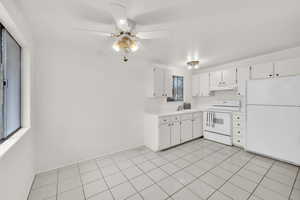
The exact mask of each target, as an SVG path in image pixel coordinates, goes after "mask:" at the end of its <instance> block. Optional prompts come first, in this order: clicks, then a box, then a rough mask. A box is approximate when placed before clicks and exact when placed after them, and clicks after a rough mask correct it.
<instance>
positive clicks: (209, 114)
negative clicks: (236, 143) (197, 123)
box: [208, 112, 211, 127]
mask: <svg viewBox="0 0 300 200" xmlns="http://www.w3.org/2000/svg"><path fill="white" fill-rule="evenodd" d="M210 119H211V112H208V126H209V127H211V121H210Z"/></svg>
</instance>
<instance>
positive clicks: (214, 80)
mask: <svg viewBox="0 0 300 200" xmlns="http://www.w3.org/2000/svg"><path fill="white" fill-rule="evenodd" d="M221 84H222V71H215V72H210V89H212V90H214V89H218V88H219V87H220V85H221Z"/></svg>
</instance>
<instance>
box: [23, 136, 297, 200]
mask: <svg viewBox="0 0 300 200" xmlns="http://www.w3.org/2000/svg"><path fill="white" fill-rule="evenodd" d="M204 141H208V140H205V139H202V138H200V139H196V140H192V141H190V142H187V143H185V144H188V145H191V146H188V145H187V146H184V145H182V146H180V147H179V148H172V149H170V152H169V153H168V152H167V151H168V150H166V151H163V152H153V151H151V150H148V148H147V147H144V146H142V147H143V148H146V149H145V150H144V149H143V150H141V151H140V152H139V151H138V149H137V148H134V149H129V150H127V151H128V154H127V151H122V152H119V153H121V154H120V155H116V156H114V154H110V155H107V156H105V157H106V158H108V159H110V160H112V163H111V164H108V165H105V166H110V165H115V166H116V167H117V168H118V169H119V171H118V172H116V173H113V174H110V175H108V176H105V177H104V174H103V172H102V168H101V167H100V166H99V164H98V162H97V160H98V159H99V158H96V159H92V161H93V162H95V164H96V166H97V170H98V171H100V173H101V175H102V177H101V178H100V179H97V180H93V181H91V182H89V183H92V182H95V181H99V180H101V179H103V181H104V182H105V184H106V186H107V188H108V189H107V190H105V191H109V192H110V194H111V196H112V198H113V199H114V200H115V197H114V196H113V193H112V191H111V189H112V188H114V187H117V186H119V185H121V184H124V183H125V182H123V183H120V184H117V185H115V186H113V187H112V188H110V187H109V185H108V183H107V181H106V179H105V178H107V177H109V176H112V175H115V174H117V173H121V174H122V175H123V176H124V177H125V178H126V180H127V182H129V184H130V185H131V186H132V187H133V188H134V190H135V191H136V193H134V194H132V195H130V196H128V197H127V198H126V199H128V198H131V197H133V196H135V195H139V196H140V197H141V198H142V199H144V198H143V196H142V195H141V192H142V191H144V190H146V189H148V188H150V187H152V186H154V185H156V186H158V187H159V188H160V189H161V190H162V191H164V192H165V194H166V195H167V198H166V199H168V198H170V197H172V196H174V194H176V193H178V192H180V191H181V190H183V189H188V190H189V191H191V192H192V193H193V194H195V192H193V191H192V190H190V189H189V188H188V186H189V185H190V184H192V183H194V182H195V181H197V180H201V179H200V178H201V177H202V176H203V175H205V174H207V173H209V172H211V170H213V169H215V168H217V167H220V168H222V167H221V166H220V165H221V164H222V163H224V162H226V161H227V160H229V159H230V158H232V157H234V156H236V155H238V154H239V153H241V152H245V151H243V150H242V149H238V150H235V148H232V147H231V148H228V150H233V149H234V150H235V151H232V152H230V153H231V155H229V156H228V157H227V158H226V159H224V160H221V162H216V164H214V166H213V167H212V168H210V169H208V170H207V171H206V172H205V173H203V174H201V175H200V176H195V175H193V174H192V173H190V172H189V171H187V170H186V169H187V168H188V167H190V166H192V165H194V166H195V167H197V168H201V167H200V166H197V165H195V163H197V162H199V161H201V160H205V159H207V158H211V157H212V156H213V155H214V154H216V153H218V152H222V150H226V148H227V146H226V145H220V146H216V147H215V146H214V148H212V147H213V146H212V145H213V144H215V143H214V142H210V141H209V142H208V143H206V142H204ZM197 147H198V148H197ZM217 147H218V148H217ZM205 149H209V150H211V152H210V153H208V154H206V155H204V156H203V157H202V156H201V157H199V159H197V160H196V161H193V162H190V161H189V160H188V159H185V158H184V157H186V156H189V155H192V154H193V153H195V152H197V151H203V150H205ZM135 150H137V152H135ZM172 150H175V151H174V152H173V151H172ZM176 150H178V151H180V156H178V155H177V154H176ZM164 152H166V154H164ZM226 152H227V151H226ZM150 153H154V154H155V155H156V156H155V157H154V158H151V157H150V158H148V157H146V155H147V154H150ZM177 153H179V152H177ZM168 155H172V156H174V157H176V159H174V160H173V159H171V160H168V159H167V158H166V157H165V156H168ZM195 155H196V154H195ZM252 155H253V157H252V158H250V159H249V160H248V161H247V162H246V163H245V164H243V165H242V166H240V165H237V164H235V163H231V164H232V165H235V166H238V167H239V169H238V170H237V171H236V172H234V173H233V172H232V171H230V170H227V169H224V168H222V169H223V170H226V171H228V172H231V173H233V174H232V175H231V176H230V177H229V178H228V179H226V181H225V182H224V183H223V184H222V185H221V186H220V187H218V188H217V189H215V188H214V187H213V188H214V189H215V190H214V191H213V192H212V193H211V194H210V196H209V197H208V198H210V197H211V196H212V195H214V194H215V193H216V192H217V191H218V192H221V191H220V189H221V188H222V187H223V186H224V185H225V184H226V183H228V182H229V180H230V179H231V178H232V177H233V176H234V175H236V174H237V173H238V172H239V171H241V170H242V169H244V168H245V166H246V165H247V164H248V163H249V162H250V161H251V160H253V159H254V158H255V157H256V156H259V155H257V154H252ZM120 156H121V160H119V159H118V158H120ZM140 156H142V157H144V158H145V160H144V161H142V162H140V163H135V162H133V159H134V158H137V157H140ZM122 157H125V159H124V161H129V162H131V163H132V164H133V165H130V166H129V167H125V168H123V169H121V168H120V167H119V165H118V163H119V162H122V161H123V159H122ZM224 157H225V156H224ZM154 159H163V160H166V161H167V162H166V163H164V164H162V165H156V164H155V163H154V162H153V160H154ZM179 159H182V160H184V161H186V162H188V163H189V164H188V165H186V166H185V167H180V166H179V165H177V164H175V163H174V162H175V161H176V160H179ZM216 160H219V159H218V157H216ZM146 162H150V163H151V164H153V165H154V166H155V168H154V169H151V170H148V171H143V170H142V168H140V166H139V165H141V164H143V163H146ZM208 162H209V161H208ZM212 163H215V162H212ZM168 164H173V165H175V166H176V167H178V168H179V170H177V171H175V172H172V173H170V174H169V173H168V172H167V171H166V170H164V169H163V168H162V167H163V166H165V165H168ZM254 164H255V163H254ZM274 164H275V162H273V163H272V165H271V166H270V167H269V169H268V170H267V171H266V173H265V174H264V175H263V176H262V178H261V180H260V181H259V182H258V183H257V185H256V187H255V188H254V189H253V191H252V192H251V193H250V196H249V197H248V198H247V199H249V198H250V197H251V196H252V195H253V194H254V192H255V191H256V189H257V188H258V186H259V185H261V182H262V180H263V179H264V178H265V176H266V174H267V173H268V172H269V171H270V169H271V168H272V166H273V165H274ZM75 165H76V167H77V170H78V171H79V176H80V181H81V187H82V190H83V194H84V198H85V200H87V197H86V195H85V191H84V184H83V181H82V177H81V175H82V174H81V173H80V169H79V163H76V164H75ZM255 165H256V164H255ZM132 167H137V168H138V169H139V170H140V171H141V172H142V173H141V174H139V175H138V176H135V177H133V178H131V179H129V178H127V176H126V175H125V174H124V172H123V171H124V170H126V169H129V168H132ZM59 169H61V168H59ZM59 169H57V172H56V173H57V183H56V184H57V185H56V190H57V191H56V200H57V199H58V195H59V193H58V186H59ZM155 169H160V170H162V171H163V172H165V173H166V174H167V176H166V177H164V178H163V179H161V180H159V181H155V180H153V179H152V178H151V177H150V176H149V175H148V174H147V173H149V172H150V171H152V170H155ZM205 170H206V169H205ZM91 171H94V170H91ZM180 171H185V172H186V173H188V174H189V175H191V176H193V177H194V178H195V180H193V181H191V182H190V183H188V184H185V185H184V184H182V183H181V182H180V184H181V185H182V186H183V187H182V188H180V189H179V190H177V191H176V192H174V193H172V194H171V195H169V194H168V193H167V192H166V191H165V190H164V189H163V188H162V187H161V186H160V185H158V183H159V182H160V181H163V180H164V179H167V178H170V177H173V178H175V179H176V180H177V181H178V179H177V178H176V177H174V174H176V173H178V172H180ZM250 171H251V172H254V171H252V170H250ZM142 175H145V176H147V177H148V178H150V179H151V180H152V181H153V184H151V185H150V186H147V187H146V188H144V189H143V190H141V191H138V190H137V189H136V188H135V186H134V185H133V183H131V180H132V179H134V178H137V177H139V176H142ZM215 176H217V175H215ZM298 176H300V169H299V168H298V170H297V175H296V178H295V180H294V184H293V186H292V190H293V188H294V185H295V182H296V180H297V177H298ZM217 177H219V176H217ZM35 178H36V177H35ZM244 178H245V177H244ZM34 180H35V179H34ZM247 180H249V179H247ZM201 181H202V180H201ZM252 182H253V181H252ZM33 183H34V181H33ZM33 183H32V186H31V189H30V193H31V191H32V187H33ZM89 183H88V184H89ZM206 184H207V183H206ZM207 185H209V186H210V184H207ZM235 186H236V185H235ZM237 187H238V188H240V187H239V186H237ZM74 189H75V188H74ZM240 189H242V190H244V191H246V190H245V189H243V188H240ZM292 190H291V191H290V194H289V197H290V196H291V194H292ZM105 191H102V192H105ZM102 192H99V193H97V194H95V195H98V194H100V193H102ZM247 192H248V191H247ZM30 193H29V195H30ZM221 193H222V194H224V193H223V192H221ZM248 193H249V192H248ZM29 195H28V198H29ZM95 195H92V196H91V197H93V196H95ZM195 195H196V196H198V197H199V195H197V194H195ZM224 195H225V196H228V195H227V194H224ZM228 197H229V198H231V197H230V196H228ZM231 199H232V198H231ZM27 200H28V199H27Z"/></svg>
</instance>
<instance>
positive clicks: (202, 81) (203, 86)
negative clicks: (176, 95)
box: [199, 73, 210, 96]
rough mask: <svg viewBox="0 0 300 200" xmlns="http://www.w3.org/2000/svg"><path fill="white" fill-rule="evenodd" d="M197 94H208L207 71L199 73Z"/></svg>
mask: <svg viewBox="0 0 300 200" xmlns="http://www.w3.org/2000/svg"><path fill="white" fill-rule="evenodd" d="M199 96H210V90H209V73H201V74H199Z"/></svg>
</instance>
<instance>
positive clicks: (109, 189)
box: [94, 159, 115, 200]
mask: <svg viewBox="0 0 300 200" xmlns="http://www.w3.org/2000/svg"><path fill="white" fill-rule="evenodd" d="M94 161H95V164H96V165H97V168H98V170H99V171H100V173H101V175H102V179H103V181H104V183H105V185H106V187H107V188H108V191H109V193H110V195H111V196H112V198H113V199H114V200H115V197H114V195H113V193H112V191H111V188H110V187H109V185H108V183H107V182H106V180H105V177H104V174H103V172H102V170H101V167H100V166H99V165H98V163H97V159H94ZM102 192H105V191H102ZM102 192H100V193H102ZM100 193H97V194H100ZM95 195H96V194H95Z"/></svg>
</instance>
